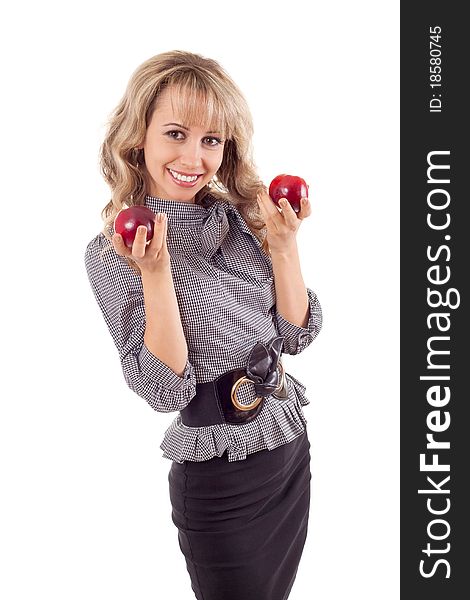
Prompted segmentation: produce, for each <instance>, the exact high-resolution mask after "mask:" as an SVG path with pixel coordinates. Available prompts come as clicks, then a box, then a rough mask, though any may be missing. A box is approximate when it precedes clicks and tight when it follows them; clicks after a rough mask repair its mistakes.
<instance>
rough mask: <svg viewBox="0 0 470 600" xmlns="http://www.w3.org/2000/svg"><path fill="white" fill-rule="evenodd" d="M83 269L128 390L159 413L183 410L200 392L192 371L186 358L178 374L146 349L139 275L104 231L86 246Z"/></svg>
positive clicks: (192, 368)
mask: <svg viewBox="0 0 470 600" xmlns="http://www.w3.org/2000/svg"><path fill="white" fill-rule="evenodd" d="M85 267H86V271H87V274H88V279H89V282H90V285H91V288H92V291H93V294H94V296H95V299H96V301H97V303H98V306H99V308H100V309H101V312H102V314H103V317H104V320H105V321H106V325H107V326H108V329H109V332H110V334H111V336H112V338H113V341H114V344H115V346H116V348H117V350H118V353H119V358H120V361H121V366H122V371H123V375H124V379H125V381H126V383H127V385H128V386H129V388H130V389H131V390H132V391H133V392H135V393H136V394H137V395H139V396H140V397H142V398H144V400H146V401H147V402H148V403H149V405H150V406H151V407H152V408H153V409H154V410H156V411H159V412H171V411H177V410H182V409H183V408H184V407H185V406H187V404H188V403H189V402H190V401H191V399H192V398H193V397H194V396H195V394H196V375H195V372H194V367H193V366H192V365H191V363H190V362H189V360H187V361H186V366H185V369H184V372H183V374H182V375H181V376H179V375H177V374H176V373H175V372H174V371H173V370H172V369H170V367H168V366H167V365H166V364H165V363H164V362H162V361H161V360H160V359H159V358H158V357H156V356H155V355H154V354H152V353H151V352H150V350H149V349H148V348H147V346H146V345H145V343H144V333H145V304H144V296H143V288H142V282H141V279H140V276H139V274H137V273H136V272H134V271H133V270H132V269H131V268H130V267H129V265H128V264H127V262H126V261H125V259H124V258H122V257H121V256H119V255H118V254H117V253H116V252H115V251H114V248H113V247H112V244H111V243H110V242H109V241H108V240H106V238H105V236H104V235H103V234H102V233H100V234H99V235H97V236H96V237H95V238H94V239H93V240H92V241H91V242H90V243H89V244H88V246H87V248H86V252H85Z"/></svg>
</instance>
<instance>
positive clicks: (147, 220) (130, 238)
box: [114, 205, 157, 249]
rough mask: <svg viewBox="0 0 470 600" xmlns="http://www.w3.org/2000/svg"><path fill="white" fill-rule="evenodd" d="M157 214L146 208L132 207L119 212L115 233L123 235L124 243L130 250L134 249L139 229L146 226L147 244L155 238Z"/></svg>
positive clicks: (115, 223) (115, 220) (115, 222)
mask: <svg viewBox="0 0 470 600" xmlns="http://www.w3.org/2000/svg"><path fill="white" fill-rule="evenodd" d="M156 216H157V215H156V214H155V213H154V212H153V211H152V210H150V208H147V207H146V206H140V205H139V206H130V207H129V208H124V209H123V210H121V211H119V212H118V214H117V215H116V218H115V219H114V232H115V233H119V234H120V235H122V239H123V240H124V243H125V244H126V246H127V247H128V248H129V249H132V244H133V242H134V239H135V236H136V233H137V227H139V225H145V227H147V237H146V240H147V242H146V243H147V244H149V243H150V240H151V239H152V238H153V229H154V224H155V218H156Z"/></svg>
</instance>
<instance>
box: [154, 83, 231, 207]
mask: <svg viewBox="0 0 470 600" xmlns="http://www.w3.org/2000/svg"><path fill="white" fill-rule="evenodd" d="M171 94H172V91H171V89H167V90H164V91H163V92H162V94H161V95H160V97H159V99H158V102H157V107H156V109H155V111H154V113H153V115H152V119H151V121H150V123H149V125H148V127H147V132H146V135H145V141H144V143H143V145H142V147H143V148H144V155H145V165H146V169H147V172H148V175H149V177H148V179H149V186H150V190H149V194H150V195H151V196H157V197H159V198H163V199H165V200H178V201H182V202H194V197H195V195H196V193H197V192H198V191H199V190H201V189H202V188H203V187H204V186H205V185H206V184H207V183H209V181H210V180H211V179H212V176H213V175H215V173H216V172H217V170H218V168H219V167H220V165H221V163H222V158H223V152H224V140H223V139H222V137H221V135H220V134H219V133H218V132H217V131H207V130H206V129H205V128H203V127H201V126H199V125H197V124H189V123H183V122H182V120H181V118H180V117H179V115H177V114H174V113H173V109H172V105H171Z"/></svg>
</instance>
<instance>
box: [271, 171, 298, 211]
mask: <svg viewBox="0 0 470 600" xmlns="http://www.w3.org/2000/svg"><path fill="white" fill-rule="evenodd" d="M269 195H270V196H271V200H272V201H273V202H274V203H275V204H276V205H277V206H279V200H280V199H281V198H286V199H287V201H288V202H289V203H290V205H291V206H292V208H293V209H294V210H295V212H299V211H300V199H301V198H308V187H307V184H306V183H305V181H304V180H303V179H302V177H296V176H295V175H285V174H283V175H278V176H277V177H275V178H274V179H273V180H272V181H271V185H270V186H269Z"/></svg>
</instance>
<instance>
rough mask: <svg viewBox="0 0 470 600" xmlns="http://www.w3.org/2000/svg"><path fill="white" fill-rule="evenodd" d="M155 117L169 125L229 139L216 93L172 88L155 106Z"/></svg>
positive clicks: (162, 94)
mask: <svg viewBox="0 0 470 600" xmlns="http://www.w3.org/2000/svg"><path fill="white" fill-rule="evenodd" d="M154 116H155V117H156V118H157V120H158V121H159V122H160V121H164V122H165V123H170V122H171V123H179V124H181V125H184V126H185V127H195V126H197V127H202V128H204V129H206V130H207V131H213V132H216V131H217V132H219V133H221V134H222V135H224V136H227V135H229V132H230V128H229V127H228V124H227V119H226V118H225V111H224V109H223V106H222V103H221V102H220V100H219V99H218V98H217V97H216V95H215V94H214V93H210V92H207V91H204V90H197V89H194V90H193V89H187V88H184V87H181V86H178V87H177V86H174V85H173V86H171V87H169V88H167V89H165V90H163V91H162V92H161V93H160V95H159V96H158V99H157V102H156V104H155V111H154Z"/></svg>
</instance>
